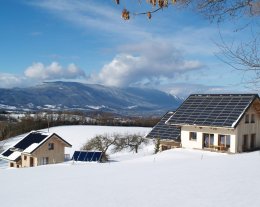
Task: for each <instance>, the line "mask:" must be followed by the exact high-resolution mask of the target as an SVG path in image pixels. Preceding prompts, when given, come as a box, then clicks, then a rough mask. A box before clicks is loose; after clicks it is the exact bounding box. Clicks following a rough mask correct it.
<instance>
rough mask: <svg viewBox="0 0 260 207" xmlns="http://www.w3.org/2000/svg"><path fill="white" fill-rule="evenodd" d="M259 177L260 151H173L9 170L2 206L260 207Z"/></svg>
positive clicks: (2, 173)
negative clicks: (240, 152) (95, 161)
mask: <svg viewBox="0 0 260 207" xmlns="http://www.w3.org/2000/svg"><path fill="white" fill-rule="evenodd" d="M68 128H70V127H68ZM60 129H61V128H60ZM97 129H98V128H97ZM64 130H65V131H66V130H67V129H64ZM61 131H62V130H61ZM73 134H75V133H73ZM79 134H80V133H79ZM64 135H65V132H64ZM61 136H62V134H61ZM68 137H71V136H68ZM73 139H74V138H73ZM73 139H72V140H70V141H74V142H76V141H75V140H73ZM75 139H76V138H75ZM79 145H80V144H79ZM149 148H151V145H149V146H147V147H145V148H143V150H142V152H144V151H145V150H148V149H149ZM148 151H149V150H148ZM125 154H127V153H125ZM128 154H129V153H128ZM130 155H131V154H129V157H130ZM118 156H119V155H118ZM259 175H260V151H257V152H252V153H243V154H236V155H228V154H224V153H214V152H204V151H199V150H186V149H173V150H168V151H164V152H161V153H158V154H156V155H148V154H147V155H146V156H140V157H139V158H136V157H135V158H134V159H126V160H125V159H122V160H120V161H118V162H109V163H76V162H74V163H73V162H71V161H70V162H67V163H61V164H57V165H48V166H40V167H34V168H25V169H10V168H9V169H4V170H0V185H1V187H0V195H1V196H0V206H3V207H5V206H6V207H7V206H8V207H35V206H37V207H46V206H55V207H71V206H90V207H92V206H93V207H94V206H95V207H104V206H106V207H133V206H134V207H139V206H140V207H158V206H163V207H172V206H178V207H179V206H181V207H191V206H192V207H220V206H221V207H230V206H236V207H249V206H250V207H259V206H260V197H259V192H260V176H259Z"/></svg>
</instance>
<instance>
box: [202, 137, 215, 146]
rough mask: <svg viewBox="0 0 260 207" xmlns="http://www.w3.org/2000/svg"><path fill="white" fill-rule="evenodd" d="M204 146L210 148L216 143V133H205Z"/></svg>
mask: <svg viewBox="0 0 260 207" xmlns="http://www.w3.org/2000/svg"><path fill="white" fill-rule="evenodd" d="M202 136H203V148H210V147H212V146H213V145H214V134H206V133H203V135H202Z"/></svg>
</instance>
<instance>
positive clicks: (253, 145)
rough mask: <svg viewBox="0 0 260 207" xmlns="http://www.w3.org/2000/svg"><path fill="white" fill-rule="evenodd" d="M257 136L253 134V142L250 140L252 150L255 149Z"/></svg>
mask: <svg viewBox="0 0 260 207" xmlns="http://www.w3.org/2000/svg"><path fill="white" fill-rule="evenodd" d="M255 136H256V135H255V134H251V140H250V149H254V148H255Z"/></svg>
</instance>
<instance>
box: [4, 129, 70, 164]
mask: <svg viewBox="0 0 260 207" xmlns="http://www.w3.org/2000/svg"><path fill="white" fill-rule="evenodd" d="M54 135H55V136H57V137H58V138H59V139H60V140H61V141H63V142H64V143H65V144H66V145H67V146H69V147H71V144H69V143H68V142H66V141H65V140H64V139H62V138H61V137H60V136H58V135H57V134H55V133H52V134H50V133H44V132H39V131H32V132H30V133H29V134H27V135H26V136H25V137H24V138H23V139H21V140H20V141H19V142H17V143H16V144H15V145H13V146H12V147H10V148H9V149H7V150H5V151H4V152H3V153H2V154H1V155H2V157H3V158H4V159H10V157H9V156H11V157H12V159H11V160H13V159H14V161H17V160H18V159H20V156H18V154H17V153H16V154H15V152H20V153H22V152H25V151H26V150H28V148H30V146H33V144H39V145H38V146H37V145H35V146H33V148H32V149H31V150H32V151H30V152H27V153H30V154H31V153H33V152H34V151H35V150H36V149H38V148H39V147H40V146H41V145H42V144H43V143H45V142H46V141H47V140H48V139H49V138H51V137H53V136H54ZM24 150H25V151H24Z"/></svg>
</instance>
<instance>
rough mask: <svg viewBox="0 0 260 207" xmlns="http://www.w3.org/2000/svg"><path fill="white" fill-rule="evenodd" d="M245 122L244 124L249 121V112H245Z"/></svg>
mask: <svg viewBox="0 0 260 207" xmlns="http://www.w3.org/2000/svg"><path fill="white" fill-rule="evenodd" d="M245 123H246V124H248V123H249V114H246V116H245Z"/></svg>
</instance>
